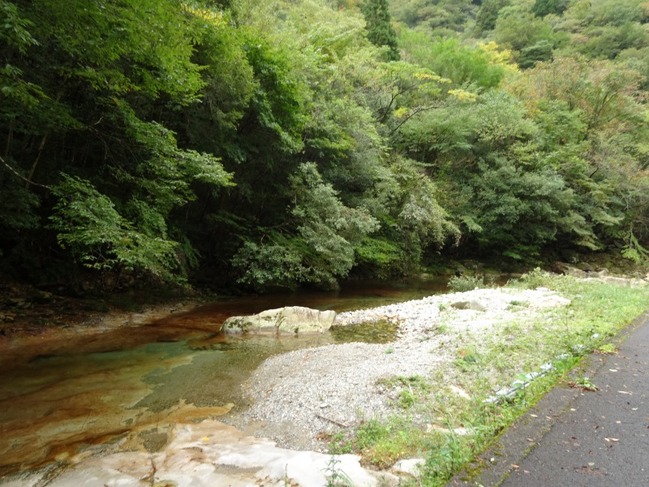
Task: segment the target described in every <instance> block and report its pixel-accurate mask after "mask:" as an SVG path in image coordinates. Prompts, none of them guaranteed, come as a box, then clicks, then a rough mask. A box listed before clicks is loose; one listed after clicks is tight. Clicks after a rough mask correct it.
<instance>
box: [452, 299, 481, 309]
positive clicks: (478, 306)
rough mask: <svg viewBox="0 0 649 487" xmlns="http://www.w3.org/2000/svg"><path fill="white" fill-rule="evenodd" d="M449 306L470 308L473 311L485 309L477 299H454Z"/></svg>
mask: <svg viewBox="0 0 649 487" xmlns="http://www.w3.org/2000/svg"><path fill="white" fill-rule="evenodd" d="M451 307H452V308H455V309H470V310H473V311H487V308H485V307H484V306H482V305H481V304H480V303H478V302H477V301H456V302H455V303H451Z"/></svg>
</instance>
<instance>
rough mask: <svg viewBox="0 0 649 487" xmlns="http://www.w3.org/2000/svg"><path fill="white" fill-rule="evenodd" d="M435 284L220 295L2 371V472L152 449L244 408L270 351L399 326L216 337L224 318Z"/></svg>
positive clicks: (379, 299)
mask: <svg viewBox="0 0 649 487" xmlns="http://www.w3.org/2000/svg"><path fill="white" fill-rule="evenodd" d="M441 290H443V284H442V283H439V282H432V281H428V282H418V283H414V284H413V283H410V284H409V285H404V286H401V287H386V286H385V285H383V286H371V285H367V284H366V285H364V286H355V287H348V288H347V289H343V290H342V291H340V292H336V293H300V294H293V295H281V296H264V297H258V298H252V297H247V298H240V299H230V300H224V301H222V302H217V303H212V304H209V305H205V306H201V307H200V308H197V309H195V310H193V311H191V312H189V313H182V314H177V315H172V316H169V317H168V318H165V319H162V320H159V321H157V322H155V323H152V324H149V325H146V326H141V327H138V328H123V329H118V330H113V331H110V332H106V333H103V334H100V335H91V336H88V337H84V339H83V342H82V343H81V344H80V345H76V344H75V348H74V350H68V352H67V353H65V354H58V355H44V356H39V357H37V358H35V359H33V360H31V361H30V362H29V363H26V364H21V365H20V366H19V367H17V368H14V369H10V368H4V369H3V370H2V371H0V475H4V474H7V473H11V472H15V471H19V470H25V469H29V468H33V467H35V466H39V465H44V464H48V463H50V464H51V463H52V462H55V461H66V460H68V459H69V458H70V457H71V456H73V455H75V454H77V453H78V452H80V451H83V450H87V449H88V448H126V447H128V448H142V449H146V450H155V449H156V448H159V447H160V445H164V443H165V441H166V437H167V436H166V435H167V431H168V430H169V428H171V427H173V423H174V422H176V421H180V420H182V421H188V420H198V419H203V418H208V417H215V416H219V415H223V414H227V412H229V411H230V410H231V408H232V407H237V408H241V407H245V404H244V403H243V402H242V399H241V393H240V384H241V383H242V382H243V381H245V379H246V378H247V377H248V376H249V375H250V374H251V373H252V371H253V370H254V369H255V368H256V367H257V366H258V365H259V364H260V363H261V362H262V361H263V360H264V359H266V358H267V357H269V356H271V355H274V354H277V353H282V352H287V351H290V350H295V349H299V348H306V347H314V346H320V345H325V344H330V343H340V342H347V341H366V342H373V341H374V342H381V343H385V342H387V341H390V340H392V339H394V336H395V334H396V332H397V330H396V328H395V327H394V326H391V325H389V324H382V325H379V326H374V327H367V326H365V327H358V328H355V329H353V330H350V329H341V330H335V331H333V332H332V333H325V334H322V335H309V336H282V337H268V336H255V337H241V336H225V335H222V334H219V333H217V330H218V328H219V327H220V324H221V323H222V322H223V321H224V320H225V318H227V317H229V316H232V315H235V314H250V313H254V312H258V311H261V310H263V309H268V308H276V307H280V306H286V305H303V306H309V307H312V308H316V309H321V310H325V309H334V310H336V311H343V310H350V309H359V308H365V307H373V306H379V305H382V304H388V303H393V302H398V301H405V300H408V299H415V298H419V297H423V296H426V295H430V294H433V293H435V292H440V291H441Z"/></svg>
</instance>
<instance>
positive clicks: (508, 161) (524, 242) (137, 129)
mask: <svg viewBox="0 0 649 487" xmlns="http://www.w3.org/2000/svg"><path fill="white" fill-rule="evenodd" d="M648 23H649V7H647V3H646V2H644V1H643V0H615V1H613V0H597V1H595V0H593V1H582V0H483V1H482V2H478V1H471V0H461V1H458V0H393V1H392V2H391V3H389V2H387V1H384V0H363V1H353V0H348V1H343V0H338V1H334V0H300V1H283V0H275V1H269V2H263V3H262V4H261V5H260V4H259V3H258V2H253V1H252V0H232V1H228V2H209V1H207V0H203V1H200V0H186V1H177V0H137V1H136V0H124V1H121V2H113V1H99V0H92V1H81V0H32V1H26V0H18V1H8V0H0V263H1V266H2V267H1V269H2V272H4V273H12V274H13V275H14V276H20V277H23V278H26V279H30V280H31V281H33V282H35V283H37V284H41V285H45V284H62V283H65V284H69V283H71V284H72V285H73V287H77V288H79V287H80V286H82V285H87V284H88V283H89V282H94V283H96V284H97V285H108V284H109V283H110V284H111V285H113V286H118V287H119V286H129V285H133V284H134V283H136V282H137V283H149V282H151V281H155V282H159V283H163V282H176V283H182V282H187V281H188V280H189V282H193V283H200V284H206V283H213V284H217V285H220V286H226V287H234V286H244V287H247V288H254V289H258V290H265V289H269V288H272V287H277V286H280V287H295V286H299V285H304V284H310V285H315V286H318V287H332V286H336V284H337V282H338V281H339V280H340V279H343V278H345V277H347V276H348V275H349V274H350V273H356V274H358V275H364V276H379V277H383V278H386V277H391V276H395V275H399V274H404V273H408V272H412V271H414V270H416V269H418V268H419V267H420V266H421V265H422V264H425V263H426V262H428V261H429V260H430V259H432V258H444V256H446V255H450V254H451V253H452V254H453V255H477V256H480V257H488V256H499V257H501V258H507V259H514V260H523V261H529V260H534V259H536V258H538V256H540V255H541V254H543V253H544V252H547V251H550V250H551V251H555V252H559V251H562V250H575V249H577V250H589V251H593V250H607V251H615V252H622V253H623V254H624V255H625V256H627V257H629V258H631V259H634V260H637V261H639V260H642V259H646V258H647V257H648V255H649V253H648V251H647V250H646V247H647V245H648V244H649V173H648V171H649V143H648V142H647V141H648V140H649V112H648V111H647V105H646V102H647V97H646V95H647V90H648V89H649V61H647V60H648V59H649V34H647V32H648V31H647V25H648Z"/></svg>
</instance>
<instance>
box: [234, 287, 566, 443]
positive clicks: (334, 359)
mask: <svg viewBox="0 0 649 487" xmlns="http://www.w3.org/2000/svg"><path fill="white" fill-rule="evenodd" d="M512 303H514V304H515V306H512ZM568 303H569V301H568V300H567V299H565V298H563V297H561V296H559V295H558V294H556V293H555V292H553V291H550V290H548V289H543V288H539V289H536V290H516V289H509V288H499V289H476V290H474V291H470V292H464V293H454V294H446V295H436V296H431V297H427V298H424V299H421V300H417V301H409V302H406V303H401V304H395V305H389V306H383V307H379V308H373V309H367V310H359V311H353V312H346V313H341V314H339V315H338V316H337V317H336V321H335V326H352V325H354V324H358V323H366V322H368V321H378V320H390V321H395V322H398V323H399V324H400V328H399V335H398V338H397V340H396V341H395V342H393V343H389V344H367V343H348V344H341V345H329V346H325V347H320V348H312V349H305V350H298V351H295V352H290V353H287V354H284V355H280V356H275V357H272V358H271V359H269V360H267V361H266V362H264V364H263V365H262V366H261V367H260V368H259V369H258V370H257V371H256V373H255V374H254V375H253V376H252V377H251V379H250V380H248V381H247V382H246V383H245V384H243V386H242V387H243V394H244V397H246V399H247V402H248V403H249V404H250V406H249V407H247V408H239V409H238V410H236V409H235V411H234V413H233V414H232V415H231V416H229V417H227V418H226V421H227V422H229V423H231V424H233V425H235V426H237V427H239V428H241V429H242V430H244V431H246V432H247V433H249V434H253V435H255V436H264V437H269V438H272V439H273V440H275V441H277V442H278V444H279V445H280V446H283V447H287V448H294V449H303V450H315V451H326V448H327V439H328V438H330V437H331V435H333V434H336V433H338V432H340V431H344V430H346V429H348V428H354V427H356V426H357V425H358V424H359V423H360V422H361V421H364V420H367V419H371V418H385V417H386V416H388V415H390V414H391V413H392V412H393V411H394V408H395V398H394V397H391V395H390V390H389V388H386V387H385V386H384V385H383V384H385V382H386V381H387V380H389V379H390V378H392V377H399V376H402V377H410V376H416V375H418V376H428V375H429V374H432V373H433V372H435V371H436V370H448V371H449V372H448V373H449V381H451V382H452V375H451V372H450V370H451V369H453V367H452V361H453V359H454V357H455V355H454V352H455V350H456V349H457V347H458V346H460V341H459V338H458V337H459V333H460V332H464V333H471V334H484V335H488V334H490V333H492V331H493V329H494V328H495V327H498V326H501V325H502V324H504V323H507V322H508V321H511V320H513V319H524V318H525V317H530V318H531V317H533V316H535V315H537V314H538V313H539V312H541V311H543V310H546V309H548V308H550V307H555V306H565V305H567V304H568Z"/></svg>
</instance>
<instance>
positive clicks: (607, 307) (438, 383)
mask: <svg viewBox="0 0 649 487" xmlns="http://www.w3.org/2000/svg"><path fill="white" fill-rule="evenodd" d="M466 284H467V285H473V284H475V283H466ZM508 286H510V287H514V288H521V289H526V288H529V289H534V288H537V287H545V288H549V289H552V290H554V291H557V292H558V293H559V294H561V295H562V296H563V297H566V298H568V299H570V300H571V303H570V305H568V306H561V307H556V308H550V309H549V310H548V311H547V312H543V313H541V314H538V315H532V317H530V315H529V314H525V315H524V317H522V318H520V319H518V320H516V319H514V320H512V321H511V322H507V323H502V324H500V325H499V326H498V327H495V328H494V329H493V330H492V331H491V332H490V334H488V335H484V334H482V335H480V336H474V335H472V334H471V333H469V332H462V334H461V335H459V334H458V335H457V336H456V337H455V338H456V340H455V342H454V343H455V349H454V353H453V357H454V358H453V359H452V360H450V361H449V363H448V364H447V366H446V367H445V368H444V369H443V370H437V371H436V372H434V373H432V374H431V375H430V376H426V377H424V376H413V377H393V378H390V379H386V380H384V381H383V383H382V384H381V385H382V386H383V387H384V388H385V389H386V390H387V391H388V392H387V393H388V394H389V395H390V397H393V398H394V400H395V406H396V407H395V411H396V412H395V415H394V416H393V417H391V418H389V419H387V420H385V421H377V420H370V421H366V422H364V423H362V424H361V426H360V427H359V428H358V429H357V430H356V432H355V433H353V434H347V435H344V436H343V435H340V436H339V437H337V438H335V439H334V441H332V444H331V450H332V453H349V452H354V453H357V454H360V455H361V457H362V459H363V462H364V463H365V464H366V465H371V466H373V467H375V468H387V467H390V466H392V465H393V464H394V463H395V462H396V461H397V460H399V459H402V458H425V459H426V461H425V464H424V466H423V468H422V469H421V476H420V478H418V479H416V480H413V481H412V482H411V483H410V484H408V481H405V483H402V484H401V485H404V487H405V486H408V485H413V486H414V485H423V486H429V487H436V486H441V485H445V484H446V483H447V482H448V480H449V479H450V478H451V477H452V476H453V474H454V473H456V472H458V471H459V470H461V469H463V468H465V467H466V466H467V465H468V464H469V463H470V462H471V461H472V460H474V459H475V458H476V456H477V455H478V454H479V453H481V452H482V451H484V450H485V449H486V448H487V447H489V446H490V445H491V444H492V443H493V442H494V440H495V439H496V438H497V436H498V435H499V434H500V433H501V432H502V431H503V430H504V429H506V428H507V427H508V426H509V425H510V424H512V423H513V422H514V421H515V420H516V419H517V418H518V417H520V416H521V415H522V414H523V413H524V412H525V411H526V410H528V409H529V408H530V407H531V406H533V405H534V404H535V403H536V402H537V401H538V400H539V399H540V398H541V397H542V396H543V395H544V394H545V393H546V392H547V391H549V390H550V389H551V388H552V387H554V386H555V385H556V384H558V383H560V382H566V381H567V376H568V373H569V372H570V371H571V370H572V369H573V368H574V367H575V366H576V365H577V364H578V363H579V362H580V360H581V358H582V357H583V356H584V355H586V354H588V353H590V352H593V351H596V352H599V353H614V352H615V347H614V346H613V345H611V344H610V342H611V338H612V337H614V336H615V335H616V334H617V333H618V332H619V331H620V330H621V329H622V328H623V327H625V326H626V325H628V324H629V323H631V322H632V321H633V320H634V319H635V318H636V317H638V316H639V315H640V314H642V312H644V311H645V310H646V306H647V302H648V301H649V286H645V287H639V288H632V287H623V286H619V285H613V284H607V283H602V282H594V281H582V280H577V279H574V278H571V277H564V276H555V275H549V274H546V273H543V272H541V271H538V270H535V271H533V272H531V273H529V274H527V275H525V276H523V277H522V278H521V279H519V280H517V281H515V282H511V283H509V284H508ZM521 304H522V303H518V302H515V301H512V306H511V309H510V310H511V311H513V312H514V313H513V314H514V316H516V311H517V310H520V311H521V312H522V313H526V312H527V308H528V307H527V306H525V305H521ZM440 330H441V331H440ZM440 330H438V331H439V332H443V333H445V334H449V335H450V334H452V333H453V332H452V331H449V330H450V327H447V328H446V327H445V328H441V329H440ZM573 386H574V387H582V388H588V389H591V388H594V387H596V385H595V384H592V383H591V382H590V380H589V379H588V378H586V377H582V378H580V379H577V380H576V381H574V385H573ZM498 390H504V391H507V392H509V394H507V395H504V394H503V395H501V396H498V395H497V394H496V392H497V391H498ZM458 391H460V392H458ZM463 391H464V392H463Z"/></svg>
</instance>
